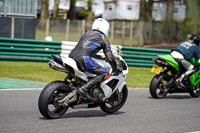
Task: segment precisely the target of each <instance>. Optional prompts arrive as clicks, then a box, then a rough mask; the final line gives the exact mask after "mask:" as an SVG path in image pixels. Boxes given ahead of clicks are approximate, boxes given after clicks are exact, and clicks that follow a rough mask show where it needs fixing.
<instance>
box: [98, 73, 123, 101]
mask: <svg viewBox="0 0 200 133" xmlns="http://www.w3.org/2000/svg"><path fill="white" fill-rule="evenodd" d="M124 80H125V77H124V76H123V75H121V74H119V75H116V76H110V78H109V79H107V80H105V81H103V82H102V83H101V84H100V87H101V88H102V90H103V92H104V95H105V97H106V98H109V97H110V96H111V95H112V94H113V93H114V92H115V90H117V89H118V90H119V92H121V91H122V89H123V86H124V85H125V84H126V82H124Z"/></svg>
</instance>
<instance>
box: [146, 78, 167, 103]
mask: <svg viewBox="0 0 200 133" xmlns="http://www.w3.org/2000/svg"><path fill="white" fill-rule="evenodd" d="M167 79H168V77H167V75H166V74H160V75H155V76H154V77H153V79H152V80H151V84H150V87H149V91H150V94H151V96H152V97H153V98H156V99H163V98H165V97H166V95H167V94H168V91H167V90H166V89H164V85H165V84H166V83H167V82H168V80H167Z"/></svg>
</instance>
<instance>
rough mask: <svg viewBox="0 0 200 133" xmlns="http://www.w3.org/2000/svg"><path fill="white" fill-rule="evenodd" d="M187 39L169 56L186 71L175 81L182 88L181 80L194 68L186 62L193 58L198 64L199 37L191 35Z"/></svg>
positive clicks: (199, 60) (199, 56) (199, 54)
mask: <svg viewBox="0 0 200 133" xmlns="http://www.w3.org/2000/svg"><path fill="white" fill-rule="evenodd" d="M188 38H189V39H188V40H186V41H183V42H181V43H180V44H179V45H178V47H177V48H175V49H172V52H171V55H172V56H173V57H174V59H175V60H176V61H177V62H178V63H179V65H181V66H183V67H184V68H185V69H186V71H185V72H184V73H183V74H182V75H181V76H180V77H179V78H178V79H177V80H176V83H178V84H179V85H180V86H181V87H182V88H184V87H185V86H184V84H183V82H182V81H183V79H184V78H186V77H188V75H189V74H191V73H192V72H193V71H194V66H193V65H192V64H190V63H189V62H188V61H189V60H191V59H192V58H194V59H195V60H197V61H198V63H200V48H199V43H200V36H198V35H195V34H191V35H189V37H188Z"/></svg>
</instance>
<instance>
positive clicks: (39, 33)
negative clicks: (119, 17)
mask: <svg viewBox="0 0 200 133" xmlns="http://www.w3.org/2000/svg"><path fill="white" fill-rule="evenodd" d="M49 36H51V37H52V39H53V40H54V41H65V36H66V33H65V32H55V31H53V32H51V31H50V33H49ZM80 38H81V35H80V33H76V32H69V39H68V41H76V42H77V41H79V40H80ZM35 39H36V40H45V31H44V30H39V29H37V30H36V38H35ZM108 39H109V41H111V38H110V36H109V37H108ZM129 39H130V38H129V37H125V38H124V45H127V46H130V44H131V42H130V40H129ZM132 43H133V44H139V40H136V39H133V42H132ZM112 44H117V45H122V38H121V36H115V37H114V39H113V42H112ZM133 44H132V45H131V46H134V45H133Z"/></svg>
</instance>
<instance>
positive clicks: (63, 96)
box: [38, 55, 128, 119]
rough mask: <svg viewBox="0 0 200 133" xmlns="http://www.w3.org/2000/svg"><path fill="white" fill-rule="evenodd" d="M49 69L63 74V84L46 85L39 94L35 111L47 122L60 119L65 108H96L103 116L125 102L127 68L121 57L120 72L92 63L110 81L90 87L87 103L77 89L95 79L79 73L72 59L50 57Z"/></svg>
mask: <svg viewBox="0 0 200 133" xmlns="http://www.w3.org/2000/svg"><path fill="white" fill-rule="evenodd" d="M52 58H53V60H51V61H49V67H50V68H52V69H54V70H57V71H61V72H65V73H67V76H66V78H65V79H64V81H53V82H51V83H49V84H48V85H46V87H45V88H44V89H43V90H42V92H41V94H40V97H39V101H38V107H39V111H40V113H41V114H42V115H43V116H44V117H45V118H47V119H55V118H60V117H62V116H63V115H64V114H65V112H66V111H67V110H68V108H69V107H71V108H73V109H81V108H94V107H99V106H100V108H101V109H102V110H103V111H104V112H106V113H114V112H116V111H118V110H119V109H120V108H121V107H122V106H123V105H124V104H125V102H126V99H127V96H128V89H127V86H126V82H125V81H124V80H125V79H126V75H127V74H128V66H127V64H126V62H125V61H124V60H123V58H122V57H121V56H119V61H118V62H119V64H120V65H121V67H122V71H121V72H118V73H114V72H113V71H112V68H111V66H110V65H109V63H108V62H106V61H104V60H100V59H94V60H95V61H96V62H97V63H98V64H100V65H101V66H103V67H105V68H106V69H107V70H109V72H110V77H109V76H106V78H104V81H103V82H101V83H100V84H96V85H94V86H93V87H92V88H90V89H89V96H90V97H91V98H92V101H91V100H86V99H85V98H83V97H82V96H81V95H80V94H79V93H78V92H77V89H78V88H80V87H81V86H82V85H84V84H86V83H87V82H88V81H89V79H90V78H93V77H95V76H96V75H94V74H91V73H88V72H83V71H81V70H80V66H78V65H77V63H76V61H75V60H73V59H72V58H69V57H67V58H64V57H60V56H55V55H53V56H52Z"/></svg>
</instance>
